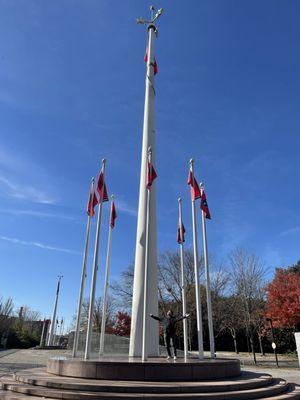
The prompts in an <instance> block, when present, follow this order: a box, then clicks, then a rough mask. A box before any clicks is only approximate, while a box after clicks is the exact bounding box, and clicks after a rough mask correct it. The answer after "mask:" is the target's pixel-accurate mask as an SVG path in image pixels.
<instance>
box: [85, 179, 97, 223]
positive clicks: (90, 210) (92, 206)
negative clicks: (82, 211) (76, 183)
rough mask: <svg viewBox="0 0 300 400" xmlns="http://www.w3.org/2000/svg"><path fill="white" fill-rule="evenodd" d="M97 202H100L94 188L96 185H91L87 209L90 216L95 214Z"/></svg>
mask: <svg viewBox="0 0 300 400" xmlns="http://www.w3.org/2000/svg"><path fill="white" fill-rule="evenodd" d="M97 204H98V199H97V196H96V193H95V190H94V186H93V185H91V190H90V195H89V201H88V203H87V210H86V211H87V213H88V215H89V216H90V217H93V216H94V215H95V207H96V205H97Z"/></svg>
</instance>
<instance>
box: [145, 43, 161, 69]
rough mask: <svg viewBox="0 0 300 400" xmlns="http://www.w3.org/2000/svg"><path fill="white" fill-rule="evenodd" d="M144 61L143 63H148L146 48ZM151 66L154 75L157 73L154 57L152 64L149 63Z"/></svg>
mask: <svg viewBox="0 0 300 400" xmlns="http://www.w3.org/2000/svg"><path fill="white" fill-rule="evenodd" d="M144 61H145V63H147V62H148V47H147V48H146V52H145V57H144ZM151 65H152V67H153V73H154V75H156V74H157V73H158V66H157V62H156V59H155V57H154V60H153V63H151Z"/></svg>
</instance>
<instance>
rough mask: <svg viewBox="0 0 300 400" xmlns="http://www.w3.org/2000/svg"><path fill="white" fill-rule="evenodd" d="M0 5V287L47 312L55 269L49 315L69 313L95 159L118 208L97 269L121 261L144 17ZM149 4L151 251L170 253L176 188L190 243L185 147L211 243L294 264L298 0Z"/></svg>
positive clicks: (122, 10) (136, 11)
mask: <svg viewBox="0 0 300 400" xmlns="http://www.w3.org/2000/svg"><path fill="white" fill-rule="evenodd" d="M0 4H1V13H0V36H1V38H2V41H1V48H0V65H1V67H0V80H1V91H0V128H1V134H0V218H1V224H0V254H1V258H0V270H1V279H0V295H2V296H4V297H7V296H12V297H13V299H14V301H15V304H16V306H20V305H22V304H27V305H30V306H31V307H33V308H34V309H37V310H40V311H41V312H42V314H43V315H44V316H49V315H50V313H51V310H52V303H53V296H54V293H55V285H56V276H57V275H58V274H60V273H61V274H63V275H64V278H63V281H62V295H61V302H60V310H59V313H58V314H59V316H61V315H65V316H66V317H67V318H68V320H70V317H71V315H72V314H73V313H74V311H75V308H76V302H77V294H78V287H79V278H80V269H81V259H82V250H83V239H84V232H85V222H86V214H85V205H86V199H87V191H88V187H89V180H90V177H91V176H92V175H96V174H97V173H98V169H99V166H100V160H101V158H103V157H106V158H107V160H108V161H107V185H108V190H109V193H112V192H113V193H114V194H115V195H116V206H117V209H118V221H117V226H116V229H115V231H114V237H113V247H112V278H113V279H116V278H117V277H118V275H119V273H120V271H122V270H123V269H125V268H126V267H127V266H128V264H130V263H131V261H132V260H133V258H134V247H135V234H136V210H137V203H138V187H139V167H140V150H141V133H142V120H143V103H144V80H145V75H144V74H145V65H144V62H143V56H144V51H145V44H146V30H145V27H142V26H138V25H136V24H135V20H134V19H135V17H137V16H140V15H141V16H147V15H148V7H149V3H148V2H146V1H141V0H131V1H112V0H110V1H104V0H101V1H100V0H95V1H92V0H87V1H76V0H72V1H71V0H70V1H65V0H59V1H58V0H54V1H51V2H42V1H37V0H36V1H30V0H26V1H25V0H23V1H20V0H18V1H16V0H10V1H4V0H3V1H1V3H0ZM155 5H156V6H157V7H160V6H162V7H164V9H165V12H164V15H163V17H162V18H161V20H160V22H159V37H158V40H157V42H156V55H157V56H156V58H157V62H158V67H159V73H158V75H157V79H156V91H157V102H156V110H157V112H156V127H157V163H156V169H157V172H158V175H159V178H158V179H157V194H158V199H157V201H158V239H159V250H160V251H163V250H165V249H171V250H176V248H177V245H176V241H175V238H176V225H177V197H178V195H181V196H182V198H183V207H184V209H183V216H184V222H185V225H186V228H187V236H186V239H187V244H188V245H190V244H191V240H192V237H191V232H190V226H191V210H190V204H189V191H188V187H187V185H186V178H187V173H188V160H189V159H190V158H191V157H194V158H195V160H196V165H195V167H196V176H197V177H198V179H199V180H203V181H204V182H205V185H206V193H207V198H208V202H209V206H210V209H211V214H212V218H213V219H212V221H210V222H209V223H208V235H209V249H210V251H211V253H212V254H214V256H215V257H216V258H217V259H219V260H223V259H225V257H226V254H227V253H228V251H230V250H231V249H232V248H234V247H235V246H243V247H246V248H248V249H249V250H251V251H255V252H256V253H257V254H258V255H259V256H261V257H262V258H263V259H264V260H265V263H266V265H267V266H268V267H269V268H270V270H271V271H272V269H274V268H275V267H276V266H279V265H288V264H291V263H294V262H295V261H296V260H298V259H299V258H300V257H299V235H300V215H299V210H300V206H299V194H300V189H299V164H300V163H299V161H300V139H299V130H300V119H299V104H300V75H299V71H300V42H299V37H300V25H299V18H298V16H299V13H300V4H299V2H297V1H295V0H294V1H289V0H285V1H283V0H282V1H277V0H269V1H267V0H264V1H261V0H260V1H240V0H235V1H230V0H213V1H211V0H205V1H204V0H201V1H199V0H193V1H192V0H191V1H189V2H182V1H179V0H173V1H172V2H170V1H166V0H164V1H163V0H162V1H161V2H160V3H157V4H156V3H155ZM105 208H106V211H105V213H104V220H103V223H104V229H103V231H102V236H101V243H100V253H101V262H100V272H99V280H98V293H99V294H101V291H102V285H103V268H104V256H105V251H106V241H107V225H108V210H107V209H108V207H107V205H106V206H105ZM199 216H200V214H199ZM94 222H95V221H94ZM199 222H200V220H199ZM199 228H200V224H199ZM93 229H94V227H93ZM199 245H200V248H201V242H200V243H199ZM90 253H92V247H91V249H90ZM89 261H90V262H89V273H90V269H91V259H90V260H89ZM89 282H90V281H89V279H88V285H89Z"/></svg>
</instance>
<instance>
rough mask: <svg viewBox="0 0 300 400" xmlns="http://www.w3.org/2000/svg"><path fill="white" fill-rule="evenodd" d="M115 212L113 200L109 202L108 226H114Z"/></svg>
mask: <svg viewBox="0 0 300 400" xmlns="http://www.w3.org/2000/svg"><path fill="white" fill-rule="evenodd" d="M117 216H118V215H117V212H116V207H115V202H114V201H112V202H111V208H110V227H111V228H112V229H113V228H114V227H115V221H116V218H117Z"/></svg>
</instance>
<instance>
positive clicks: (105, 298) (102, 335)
mask: <svg viewBox="0 0 300 400" xmlns="http://www.w3.org/2000/svg"><path fill="white" fill-rule="evenodd" d="M114 198H115V197H114V195H113V194H112V195H111V204H110V220H109V230H108V243H107V254H106V266H105V279H104V290H103V299H102V320H101V333H100V347H99V356H102V355H103V353H104V338H105V325H106V312H107V302H108V282H109V274H110V252H111V238H112V230H113V227H112V226H111V215H112V207H113V202H114Z"/></svg>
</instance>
